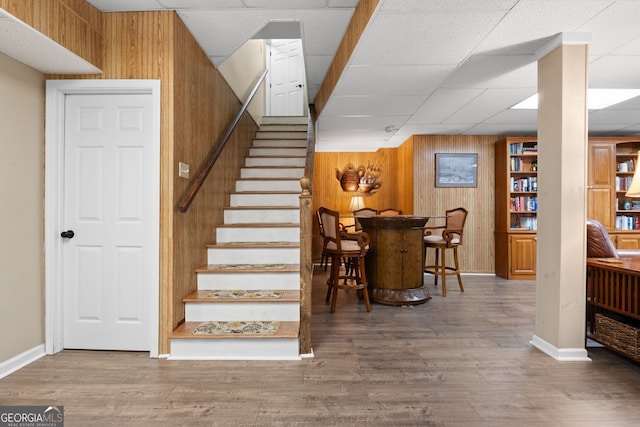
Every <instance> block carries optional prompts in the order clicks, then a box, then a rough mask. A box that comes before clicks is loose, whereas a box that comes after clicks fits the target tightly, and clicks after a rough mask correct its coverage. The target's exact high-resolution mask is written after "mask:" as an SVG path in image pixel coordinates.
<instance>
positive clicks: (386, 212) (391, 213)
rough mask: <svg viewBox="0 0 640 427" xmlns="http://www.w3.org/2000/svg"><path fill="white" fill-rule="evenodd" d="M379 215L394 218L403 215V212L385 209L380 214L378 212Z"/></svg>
mask: <svg viewBox="0 0 640 427" xmlns="http://www.w3.org/2000/svg"><path fill="white" fill-rule="evenodd" d="M378 215H382V216H394V215H402V211H401V210H399V209H391V208H389V209H383V210H381V211H380V212H378Z"/></svg>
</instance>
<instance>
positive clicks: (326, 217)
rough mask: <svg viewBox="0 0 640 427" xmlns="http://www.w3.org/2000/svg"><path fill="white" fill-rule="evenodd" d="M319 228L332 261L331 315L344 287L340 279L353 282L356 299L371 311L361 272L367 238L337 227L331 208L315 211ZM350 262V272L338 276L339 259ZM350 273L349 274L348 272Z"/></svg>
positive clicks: (329, 283) (365, 278)
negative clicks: (339, 290)
mask: <svg viewBox="0 0 640 427" xmlns="http://www.w3.org/2000/svg"><path fill="white" fill-rule="evenodd" d="M318 212H319V213H320V218H321V220H322V225H323V226H324V239H325V244H324V246H325V248H326V252H327V255H328V256H329V257H330V258H331V273H330V275H329V279H328V280H327V287H328V288H327V296H326V298H325V301H326V302H329V300H331V310H330V312H331V313H335V311H336V300H337V299H338V289H339V288H343V287H344V285H341V284H340V279H344V283H345V284H346V283H347V280H352V281H353V282H355V285H354V286H349V287H352V288H355V289H356V290H357V292H358V296H359V297H360V298H362V299H364V303H365V306H366V308H367V311H368V312H369V311H371V303H370V301H369V291H368V290H367V277H366V275H365V270H364V258H365V255H366V254H367V250H368V249H369V235H368V234H367V233H365V232H362V231H360V232H353V233H347V232H346V231H344V230H343V229H342V227H341V226H340V214H339V213H338V212H336V211H332V210H331V209H327V208H325V207H321V208H320V209H318ZM343 259H344V260H349V263H350V264H351V266H353V268H352V269H348V268H347V269H346V271H345V274H344V275H340V266H341V264H342V263H341V260H343ZM350 271H351V274H349V272H350Z"/></svg>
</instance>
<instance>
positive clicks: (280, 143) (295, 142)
mask: <svg viewBox="0 0 640 427" xmlns="http://www.w3.org/2000/svg"><path fill="white" fill-rule="evenodd" d="M253 147H256V148H257V147H303V148H304V149H305V150H306V149H307V140H306V139H254V140H253Z"/></svg>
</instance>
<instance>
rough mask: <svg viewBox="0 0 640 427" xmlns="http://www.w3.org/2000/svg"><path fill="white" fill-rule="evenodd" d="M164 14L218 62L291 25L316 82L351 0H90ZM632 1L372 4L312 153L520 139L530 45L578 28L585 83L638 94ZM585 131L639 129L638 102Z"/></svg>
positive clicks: (639, 34) (603, 114) (529, 126)
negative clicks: (449, 138)
mask: <svg viewBox="0 0 640 427" xmlns="http://www.w3.org/2000/svg"><path fill="white" fill-rule="evenodd" d="M89 3H92V4H93V5H94V6H96V7H97V8H98V9H100V10H102V11H103V12H110V11H133V10H157V9H174V10H176V11H177V13H178V15H179V16H180V17H181V19H182V20H183V21H184V23H185V25H186V26H187V27H188V28H189V30H190V31H191V32H192V34H193V35H194V37H195V38H196V40H198V42H199V43H200V45H201V46H202V48H203V50H204V51H205V53H206V54H207V55H208V56H209V57H210V58H211V61H212V63H213V64H214V65H216V66H218V65H220V64H221V63H222V62H224V60H225V59H226V58H228V57H229V56H230V55H231V54H233V52H235V51H236V50H237V49H238V48H239V47H240V46H241V45H242V44H243V43H244V42H246V41H247V40H249V39H251V38H252V37H253V36H254V35H255V34H256V33H258V32H259V31H260V30H261V29H262V28H263V27H264V26H265V25H266V24H267V23H269V22H274V21H282V22H299V23H300V27H301V34H302V41H303V49H304V53H305V66H306V74H307V88H308V92H309V99H310V101H311V102H313V99H314V97H315V95H316V93H317V91H318V89H319V87H320V84H321V83H322V81H323V80H324V77H325V75H326V73H327V70H328V68H329V65H330V63H331V61H332V59H333V56H334V54H335V52H336V50H337V48H338V45H339V43H340V40H341V38H342V36H343V34H344V32H345V30H346V28H347V26H348V24H349V20H350V19H351V16H352V14H353V12H354V10H355V7H356V5H357V0H305V1H294V0H216V1H211V0H89ZM639 18H640V1H638V0H618V1H613V0H380V4H379V6H378V8H377V10H376V12H375V14H374V16H373V17H372V19H371V21H370V22H369V25H368V26H367V27H366V30H365V31H364V34H363V35H362V37H361V39H360V41H359V43H358V45H357V46H356V48H355V51H354V53H353V55H352V57H351V58H350V61H349V63H348V65H347V67H346V69H345V70H344V73H343V74H342V75H341V77H340V79H339V81H338V83H337V86H336V88H335V90H334V92H333V94H332V95H331V97H330V98H329V99H328V101H327V104H326V106H325V108H324V109H323V110H322V112H321V115H320V117H319V122H318V131H319V138H318V146H317V149H318V150H319V151H375V150H377V149H378V148H381V147H394V146H398V145H400V144H402V142H404V141H405V140H406V138H407V137H409V136H411V135H414V134H465V135H527V134H533V133H536V121H537V114H536V111H535V110H511V109H510V107H511V106H512V105H514V104H516V103H518V102H520V101H522V100H523V99H525V98H527V97H529V96H530V95H532V94H534V93H535V92H536V84H537V64H536V59H537V58H536V52H537V51H539V49H541V48H542V47H543V46H545V45H546V44H548V43H549V42H550V41H551V40H552V39H553V38H554V37H555V36H556V35H557V34H559V33H566V32H571V33H573V32H576V33H586V34H588V35H589V37H590V39H591V41H590V45H589V86H590V87H592V88H631V89H640V25H638V20H639ZM589 132H590V134H591V135H637V134H640V99H639V98H633V99H631V100H629V101H626V102H623V103H620V104H617V105H614V106H612V107H609V108H607V109H604V110H592V111H590V114H589Z"/></svg>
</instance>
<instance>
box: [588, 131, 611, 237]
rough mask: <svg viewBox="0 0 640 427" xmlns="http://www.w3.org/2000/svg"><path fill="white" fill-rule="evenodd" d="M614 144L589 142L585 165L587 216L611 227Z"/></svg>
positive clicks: (609, 228) (608, 227)
mask: <svg viewBox="0 0 640 427" xmlns="http://www.w3.org/2000/svg"><path fill="white" fill-rule="evenodd" d="M615 153H616V147H615V144H613V143H612V142H608V141H600V142H590V143H589V150H588V163H587V165H588V167H587V218H591V219H595V220H597V221H600V222H601V223H602V225H604V227H605V228H606V229H607V230H612V229H613V222H614V204H615V199H616V196H615V178H616V177H615V174H614V173H613V168H614V167H615Z"/></svg>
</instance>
